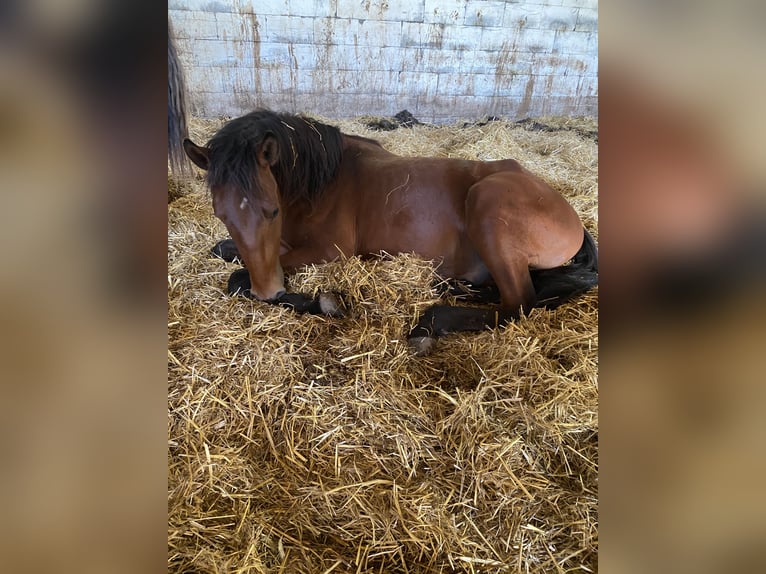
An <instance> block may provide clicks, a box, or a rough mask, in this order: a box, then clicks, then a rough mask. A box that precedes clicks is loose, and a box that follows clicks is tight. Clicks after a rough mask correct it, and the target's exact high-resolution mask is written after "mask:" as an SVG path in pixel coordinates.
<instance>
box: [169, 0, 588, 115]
mask: <svg viewBox="0 0 766 574" xmlns="http://www.w3.org/2000/svg"><path fill="white" fill-rule="evenodd" d="M168 10H169V17H170V20H171V22H172V24H173V26H174V28H175V36H176V42H177V47H178V51H179V53H180V57H181V60H182V65H183V67H184V72H185V75H186V79H187V84H188V89H189V92H190V94H189V100H190V102H191V106H192V111H193V113H195V114H198V115H201V116H203V117H217V116H237V115H241V114H242V113H245V112H247V111H250V110H251V109H253V108H255V107H259V106H262V107H269V108H272V109H275V110H278V111H289V112H311V113H316V114H321V115H325V116H328V117H331V118H333V117H334V118H343V117H353V116H358V115H367V114H369V115H379V116H391V115H393V114H395V113H396V112H398V111H400V110H402V109H407V110H409V111H410V112H412V113H413V114H414V115H415V117H417V118H418V119H420V120H422V121H426V122H435V123H445V122H452V121H455V120H458V119H471V118H479V117H482V116H485V115H498V116H508V117H511V118H522V117H527V116H537V115H545V114H556V115H596V112H597V92H598V88H597V66H598V51H597V45H598V30H597V0H533V1H500V0H484V1H478V0H325V1H324V2H315V1H313V0H228V1H224V0H170V1H169V3H168Z"/></svg>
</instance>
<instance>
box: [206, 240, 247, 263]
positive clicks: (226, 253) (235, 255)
mask: <svg viewBox="0 0 766 574" xmlns="http://www.w3.org/2000/svg"><path fill="white" fill-rule="evenodd" d="M210 253H212V254H213V256H215V257H218V258H219V259H223V260H224V261H228V262H229V263H242V258H241V257H240V256H239V251H237V246H236V245H235V244H234V240H233V239H223V240H221V241H219V242H218V243H216V244H215V245H213V247H212V249H211V250H210Z"/></svg>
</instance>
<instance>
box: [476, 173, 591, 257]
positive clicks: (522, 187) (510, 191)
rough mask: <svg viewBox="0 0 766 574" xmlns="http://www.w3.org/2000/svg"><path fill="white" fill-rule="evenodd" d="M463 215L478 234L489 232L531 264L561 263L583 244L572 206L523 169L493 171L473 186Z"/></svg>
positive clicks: (575, 213)
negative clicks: (521, 254) (523, 256)
mask: <svg viewBox="0 0 766 574" xmlns="http://www.w3.org/2000/svg"><path fill="white" fill-rule="evenodd" d="M466 216H467V218H468V219H469V225H472V226H473V227H474V230H477V229H480V230H481V231H479V232H478V233H481V234H492V235H494V236H495V237H494V239H492V242H493V243H495V244H497V245H501V244H502V245H505V246H512V247H513V249H514V250H516V251H518V252H520V253H523V254H524V255H525V256H526V258H527V263H528V265H529V266H530V267H535V268H541V269H547V268H553V267H558V266H559V265H563V264H564V263H566V262H567V261H568V260H569V259H571V258H572V257H573V256H574V255H575V253H577V251H578V250H579V248H580V246H581V244H582V239H583V226H582V223H581V221H580V218H579V216H578V215H577V212H576V211H575V210H574V208H573V207H572V206H571V205H570V204H569V203H568V202H567V201H566V199H565V198H564V197H563V196H561V195H560V194H559V193H558V192H556V191H555V190H553V189H552V188H551V187H550V186H548V185H547V184H546V183H545V182H544V181H542V180H541V179H540V178H539V177H537V176H535V175H533V174H531V173H530V172H528V171H526V170H520V171H500V172H496V173H494V174H491V175H488V176H487V177H485V178H482V179H481V180H480V181H478V182H477V183H476V184H474V186H473V187H472V188H471V190H470V192H469V194H468V197H467V201H466ZM476 233H477V231H474V235H475V234H476Z"/></svg>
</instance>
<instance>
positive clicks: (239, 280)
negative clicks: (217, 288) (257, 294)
mask: <svg viewBox="0 0 766 574" xmlns="http://www.w3.org/2000/svg"><path fill="white" fill-rule="evenodd" d="M226 291H227V292H228V293H229V295H232V296H233V295H241V296H242V297H247V298H248V299H252V298H253V296H252V295H251V294H250V273H249V272H248V271H247V269H244V268H242V269H237V270H236V271H235V272H234V273H232V274H231V275H229V282H228V284H227V285H226Z"/></svg>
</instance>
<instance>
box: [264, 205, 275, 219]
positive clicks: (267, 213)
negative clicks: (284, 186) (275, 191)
mask: <svg viewBox="0 0 766 574" xmlns="http://www.w3.org/2000/svg"><path fill="white" fill-rule="evenodd" d="M277 215H279V208H276V209H274V210H273V211H269V210H268V209H264V210H263V216H264V217H265V218H266V219H274V218H275V217H276V216H277Z"/></svg>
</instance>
